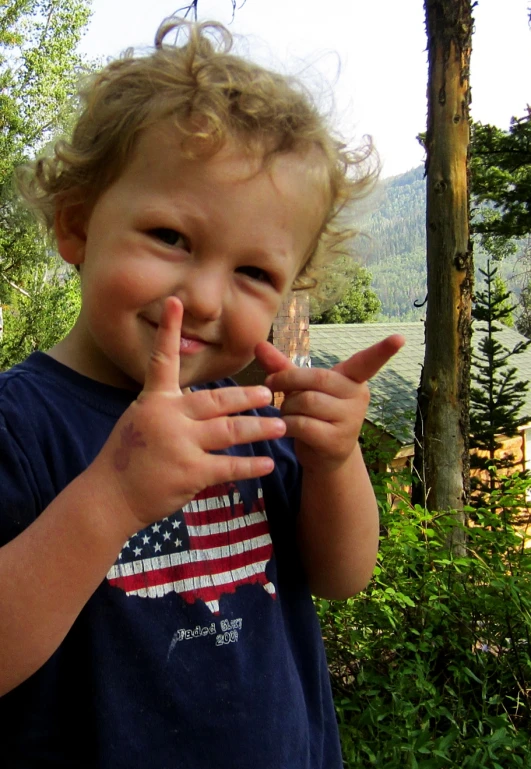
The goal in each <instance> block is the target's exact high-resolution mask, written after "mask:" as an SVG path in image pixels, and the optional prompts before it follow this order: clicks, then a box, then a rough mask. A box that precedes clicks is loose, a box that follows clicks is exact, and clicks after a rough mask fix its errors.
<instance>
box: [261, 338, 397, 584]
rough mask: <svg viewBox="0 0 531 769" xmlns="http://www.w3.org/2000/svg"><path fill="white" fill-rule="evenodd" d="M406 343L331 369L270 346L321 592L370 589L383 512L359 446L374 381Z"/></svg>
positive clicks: (264, 347)
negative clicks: (297, 362)
mask: <svg viewBox="0 0 531 769" xmlns="http://www.w3.org/2000/svg"><path fill="white" fill-rule="evenodd" d="M403 344H404V339H403V337H401V336H398V335H395V336H391V337H388V338H387V339H384V340H383V341H381V342H379V343H378V344H376V345H374V346H372V347H370V348H368V349H367V350H363V351H361V352H359V353H357V354H356V355H353V356H352V357H351V358H349V360H347V361H344V362H343V363H340V364H338V365H337V366H335V367H334V368H333V369H331V370H326V369H311V368H310V369H308V368H306V369H303V368H297V367H295V366H294V365H293V364H291V363H290V361H288V360H287V358H285V357H284V355H282V353H280V352H279V351H278V350H275V348H274V347H273V346H272V345H270V344H269V343H267V342H265V343H262V344H260V345H258V347H257V350H256V354H257V358H258V359H259V361H260V362H261V364H262V365H263V367H264V368H265V370H266V371H267V372H268V373H269V376H268V378H267V380H266V384H267V385H268V386H269V387H271V389H272V390H276V391H283V392H284V393H285V395H286V397H285V400H284V402H283V404H282V416H283V418H284V420H285V422H286V425H287V432H286V434H287V435H289V436H291V437H293V438H295V450H296V452H297V457H298V459H299V462H300V463H301V465H302V466H303V470H304V471H303V482H302V500H301V510H300V513H299V537H300V545H301V553H302V557H303V560H304V564H305V567H306V571H307V575H308V580H309V584H310V588H311V590H312V592H313V593H314V594H315V595H319V596H322V597H327V598H346V597H348V596H351V595H354V594H355V593H357V592H359V591H360V590H363V588H364V587H365V586H366V585H367V583H368V581H369V579H370V577H371V575H372V572H373V569H374V565H375V562H376V555H377V550H378V534H379V524H378V509H377V504H376V499H375V497H374V492H373V490H372V486H371V483H370V481H369V476H368V473H367V470H366V468H365V464H364V462H363V458H362V455H361V451H360V447H359V444H358V437H359V433H360V430H361V427H362V424H363V419H364V417H365V412H366V410H367V406H368V404H369V390H368V387H367V384H366V381H367V380H368V379H370V377H372V376H374V374H376V373H377V371H378V370H379V369H380V368H381V367H382V366H383V365H384V364H385V363H386V362H387V361H388V360H389V358H390V357H391V356H392V355H394V354H395V353H396V352H397V351H398V350H399V349H400V347H402V345H403Z"/></svg>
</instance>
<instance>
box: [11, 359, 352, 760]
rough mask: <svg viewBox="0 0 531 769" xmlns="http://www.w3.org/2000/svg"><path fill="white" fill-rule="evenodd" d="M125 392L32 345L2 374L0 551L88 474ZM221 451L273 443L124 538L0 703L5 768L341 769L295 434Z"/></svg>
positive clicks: (127, 397) (248, 450)
mask: <svg viewBox="0 0 531 769" xmlns="http://www.w3.org/2000/svg"><path fill="white" fill-rule="evenodd" d="M231 384H232V383H231V382H230V380H225V381H223V382H220V383H215V384H213V385H209V386H211V387H219V386H230V385H231ZM133 398H134V394H133V393H131V392H128V391H123V390H119V389H116V388H113V387H109V386H107V385H103V384H101V383H98V382H94V381H92V380H91V379H88V378H86V377H83V376H81V375H79V374H77V373H76V372H74V371H72V370H70V369H69V368H67V367H65V366H62V365H61V364H59V363H57V362H56V361H54V360H53V359H51V358H50V357H49V356H46V355H44V354H43V353H39V352H37V353H34V354H33V355H31V356H30V358H28V360H27V361H25V362H24V363H22V364H21V365H19V366H16V367H15V368H13V369H11V370H10V371H8V372H6V373H4V374H1V375H0V489H1V502H0V545H1V544H5V543H6V542H8V541H9V540H11V539H12V538H14V537H15V536H17V535H18V534H19V533H20V532H21V531H22V530H23V529H25V528H26V527H27V526H29V525H30V524H31V523H32V522H33V521H34V520H35V518H36V517H37V516H38V515H39V513H40V512H41V511H42V510H43V509H44V508H45V507H46V506H47V505H48V504H49V503H50V502H51V501H52V500H53V499H54V498H55V496H56V495H57V494H58V493H59V492H60V491H61V490H62V489H63V488H64V487H65V486H66V485H67V484H68V483H70V482H71V481H72V480H73V479H74V478H75V477H76V476H77V475H79V473H81V472H82V471H83V470H84V469H85V468H86V467H87V465H88V464H89V463H90V462H91V461H92V460H93V459H94V457H95V456H96V455H97V453H98V452H99V451H100V449H101V447H102V446H103V444H104V443H105V441H106V440H107V438H108V436H109V434H110V432H111V430H112V429H113V427H114V425H115V423H116V421H117V419H118V418H119V417H120V416H121V414H122V413H123V412H124V410H125V409H126V408H127V407H128V406H129V405H130V403H131V401H132V399H133ZM261 413H264V414H272V413H273V411H272V410H271V409H263V410H261ZM230 451H231V452H233V453H237V454H241V455H249V454H252V453H256V454H260V455H263V454H266V453H267V454H269V455H270V456H272V457H273V458H274V460H275V470H274V472H273V473H272V474H271V475H270V476H268V477H266V478H262V479H253V480H251V481H246V482H243V483H241V482H239V483H238V484H234V483H229V484H223V485H221V486H218V487H212V488H209V489H206V490H205V491H204V492H202V493H201V494H200V495H198V497H196V498H195V499H194V500H193V501H192V502H190V503H189V504H188V505H186V506H185V507H184V508H183V509H182V510H180V511H177V512H176V513H175V514H174V515H172V516H169V517H168V518H166V519H164V520H162V521H159V522H157V523H155V524H153V525H151V526H148V527H147V528H146V529H144V530H143V531H140V532H138V533H137V534H136V535H135V536H133V537H131V539H130V540H129V541H127V542H125V543H124V546H123V548H122V551H121V553H120V554H119V556H118V557H117V559H116V562H115V564H114V566H113V567H112V568H111V570H110V571H109V573H108V575H107V578H106V579H105V580H104V581H103V582H102V584H101V585H100V586H99V587H98V589H97V590H96V592H95V593H94V594H93V595H92V597H91V598H90V600H89V601H88V603H87V604H86V606H85V607H84V608H83V609H82V611H81V613H80V615H79V617H78V619H77V620H76V622H75V623H74V625H73V627H72V629H71V630H70V632H69V633H68V635H67V637H66V639H65V640H64V642H63V643H62V644H61V646H60V648H59V649H58V650H57V652H56V653H55V654H54V655H53V656H52V657H51V659H50V660H49V661H48V662H46V663H45V664H44V665H43V666H42V668H41V669H40V670H38V671H37V672H36V673H35V674H34V675H33V676H31V677H30V678H29V679H28V680H27V681H25V682H24V683H23V684H21V685H20V686H19V687H17V688H16V689H14V690H13V691H12V692H10V693H9V694H7V695H5V696H4V697H2V698H0V765H1V766H2V767H5V769H34V768H35V769H47V768H48V767H49V768H50V769H51V768H52V767H53V768H54V769H59V767H75V768H76V769H83V767H87V769H88V768H89V767H90V769H96V767H97V769H122V768H123V769H126V768H127V769H145V768H146V767H149V769H251V767H252V769H339V767H341V765H342V762H341V757H340V749H339V741H338V734H337V726H336V721H335V715H334V708H333V702H332V697H331V692H330V684H329V677H328V671H327V666H326V659H325V654H324V648H323V644H322V639H321V634H320V629H319V624H318V621H317V618H316V615H315V611H314V608H313V604H312V600H311V596H310V593H309V590H308V587H307V584H306V582H305V579H304V573H303V570H302V567H301V564H300V561H299V558H298V554H297V547H296V537H295V519H296V513H297V510H298V505H299V494H300V468H299V466H298V465H297V462H296V459H295V456H294V453H293V448H292V443H291V441H290V440H287V439H283V440H279V441H273V442H264V443H259V444H253V445H252V446H251V445H246V446H238V447H235V448H234V449H231V450H230ZM72 515H75V510H72ZM109 515H112V510H109ZM0 653H1V650H0Z"/></svg>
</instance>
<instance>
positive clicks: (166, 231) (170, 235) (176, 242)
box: [149, 227, 187, 248]
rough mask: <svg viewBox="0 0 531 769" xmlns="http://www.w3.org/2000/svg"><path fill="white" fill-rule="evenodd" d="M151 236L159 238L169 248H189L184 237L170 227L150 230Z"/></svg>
mask: <svg viewBox="0 0 531 769" xmlns="http://www.w3.org/2000/svg"><path fill="white" fill-rule="evenodd" d="M149 234H150V235H152V236H153V237H154V238H157V240H161V241H162V242H163V243H166V245H167V246H180V247H181V248H187V241H186V238H185V237H184V235H182V234H181V233H180V232H178V231H177V230H172V229H171V228H170V227H155V229H153V230H149Z"/></svg>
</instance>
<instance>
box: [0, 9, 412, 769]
mask: <svg viewBox="0 0 531 769" xmlns="http://www.w3.org/2000/svg"><path fill="white" fill-rule="evenodd" d="M179 27H186V28H187V29H188V35H189V38H188V42H187V44H186V45H184V46H182V47H176V46H171V45H166V44H165V45H163V39H164V38H165V37H166V35H167V34H168V33H169V32H170V31H175V29H177V28H179ZM212 32H213V33H214V34H215V35H218V36H219V37H221V45H219V46H218V47H216V46H215V45H213V44H212V43H211V42H209V40H210V38H209V33H212ZM229 49H230V36H229V34H228V33H227V32H226V31H225V30H224V29H223V28H221V27H218V26H216V25H213V26H211V27H210V28H209V27H207V26H204V25H187V24H184V23H183V22H179V21H176V20H169V21H167V22H166V23H164V24H163V25H162V27H161V28H160V30H159V32H158V34H157V40H156V48H155V50H154V52H153V53H151V54H150V55H146V56H144V57H140V58H135V57H133V56H132V55H130V56H129V57H126V58H122V59H121V60H119V61H116V62H114V63H111V64H109V65H108V66H107V67H106V68H105V69H103V71H102V72H101V73H100V74H99V75H98V76H97V77H96V78H95V79H94V80H93V82H92V83H91V85H90V86H89V87H88V89H87V90H86V92H85V94H84V100H85V101H84V109H83V112H82V114H81V115H80V117H79V119H78V121H77V124H76V127H75V129H74V132H73V136H72V139H71V141H69V142H62V143H59V144H58V145H57V146H56V148H55V152H54V155H53V157H49V158H47V159H41V160H39V161H38V162H37V163H36V164H35V165H34V167H33V170H32V171H31V172H30V176H29V179H28V178H26V182H25V186H26V196H27V198H28V199H29V200H30V202H31V203H32V204H33V205H34V206H35V207H36V208H37V209H38V210H39V211H40V212H41V214H42V215H43V216H44V217H45V219H46V222H47V223H48V226H49V227H50V228H51V227H53V229H54V233H55V238H56V242H57V246H58V249H59V253H60V254H61V256H62V258H63V259H64V260H65V262H68V263H69V264H72V265H75V266H76V267H77V268H79V272H80V278H81V291H82V309H81V312H80V315H79V318H78V320H77V322H76V324H75V325H74V327H73V328H72V330H71V332H70V333H69V334H68V335H67V337H66V338H65V339H63V340H62V341H61V342H60V343H59V344H57V345H56V346H55V347H54V348H53V349H51V350H49V351H48V352H47V353H43V352H36V353H34V354H32V355H31V356H30V357H29V358H28V359H27V360H26V361H25V362H24V363H22V364H21V365H18V366H15V367H14V368H13V369H12V370H11V371H8V372H5V373H4V374H2V375H1V376H0V429H1V444H0V488H1V490H2V502H1V505H0V545H2V547H1V549H0V650H1V651H0V693H1V694H2V695H3V696H2V697H1V698H0V725H1V726H0V730H1V743H0V744H1V748H0V751H1V756H2V758H1V765H2V766H3V767H9V768H10V769H11V768H13V767H17V768H20V769H33V767H35V769H44V768H45V767H54V769H56V768H57V767H72V768H74V767H75V768H76V769H79V768H80V767H91V768H96V767H98V769H104V768H108V769H121V768H122V767H124V768H125V767H127V769H140V768H141V767H142V768H144V767H150V769H181V768H182V769H214V767H216V769H250V767H253V769H339V767H341V757H340V749H339V743H338V736H337V728H336V724H335V717H334V708H333V703H332V698H331V693H330V686H329V681H328V674H327V667H326V660H325V656H324V651H323V644H322V641H321V637H320V632H319V626H318V622H317V619H316V615H315V612H314V609H313V605H312V600H311V594H312V593H314V594H316V595H320V596H328V597H332V598H342V597H346V596H350V595H352V594H354V593H356V592H358V591H359V590H362V589H363V588H364V586H365V585H366V584H367V582H368V580H369V578H370V576H371V573H372V569H373V566H374V563H375V557H376V550H377V542H378V516H377V507H376V503H375V499H374V495H373V492H372V489H371V486H370V483H369V479H368V476H367V472H366V470H365V467H364V464H363V460H362V457H361V453H360V449H359V446H358V442H357V439H358V435H359V431H360V428H361V425H362V421H363V418H364V414H365V410H366V407H367V404H368V399H369V395H368V389H367V385H366V384H365V382H366V380H367V379H368V378H370V377H371V376H372V375H373V374H374V373H376V371H378V369H379V368H380V367H381V366H382V365H383V364H384V363H385V362H386V361H387V360H388V358H389V357H390V356H391V355H393V354H394V353H395V352H396V351H397V350H398V348H399V347H400V346H401V344H402V339H401V338H400V337H390V338H389V339H387V340H384V341H383V342H381V343H379V344H377V345H375V346H374V347H372V348H370V349H368V350H366V351H364V352H362V353H359V354H357V355H355V356H353V357H352V358H351V359H350V360H348V361H346V362H344V363H341V364H340V365H338V366H336V367H335V368H334V369H332V370H330V371H325V370H315V369H313V370H312V369H297V368H296V367H295V366H293V365H292V364H291V363H290V362H289V361H288V360H287V359H286V358H285V357H284V356H283V355H282V354H281V353H279V352H278V351H277V350H275V349H274V348H273V346H272V345H270V344H269V343H268V342H267V341H266V340H267V336H268V332H269V329H270V326H271V323H272V321H273V318H274V317H275V314H276V312H277V310H278V308H279V305H280V303H281V300H282V299H283V297H284V296H285V295H286V294H287V292H288V291H289V290H290V289H291V288H292V287H293V286H294V287H300V286H303V285H309V284H311V283H312V280H313V281H314V282H315V277H314V276H315V275H316V274H317V273H318V270H319V269H320V268H321V267H322V265H323V264H324V263H325V261H326V258H327V253H328V252H329V251H330V250H334V248H336V249H337V245H338V244H339V243H340V242H341V240H342V238H343V237H344V235H342V233H341V232H338V231H337V229H336V227H335V217H336V215H337V213H338V211H339V210H340V209H341V207H342V206H343V205H344V204H345V202H347V201H348V200H351V199H352V198H353V197H355V195H356V194H358V193H359V192H360V191H361V190H362V188H363V186H364V178H363V177H362V176H361V173H358V178H357V179H356V178H354V177H355V173H353V172H356V170H358V171H359V169H360V168H361V165H360V161H361V156H360V155H359V154H358V155H355V154H352V153H348V152H347V151H346V150H345V149H344V147H343V146H342V145H341V144H340V143H338V142H337V141H335V140H334V139H333V138H332V136H331V135H330V133H329V131H328V129H327V127H326V124H325V122H324V120H323V119H322V118H321V117H320V115H319V114H318V112H317V110H316V109H315V108H314V107H313V106H312V105H311V103H310V102H309V100H308V97H307V95H306V94H305V93H304V92H303V91H302V90H301V89H299V88H298V87H297V86H296V85H294V84H293V83H291V82H290V81H288V80H287V79H286V78H284V77H281V76H279V75H276V74H273V73H270V72H268V71H266V70H264V69H262V68H260V67H258V66H256V65H254V64H251V63H249V62H247V61H244V60H241V59H239V58H237V57H235V56H234V55H232V54H231V53H230V52H229ZM255 356H256V357H257V358H258V360H259V362H260V363H261V364H262V366H263V367H264V369H265V371H266V372H267V374H268V378H267V380H266V385H267V387H238V386H235V385H234V382H232V381H231V380H227V377H229V376H231V375H233V374H235V373H236V372H238V371H240V370H241V369H242V368H243V367H245V366H246V365H247V364H248V363H249V362H250V361H251V360H252V359H253V358H254V357H255ZM271 391H283V392H284V393H285V395H286V398H285V400H284V403H283V406H282V412H281V415H280V414H279V413H278V412H277V411H275V410H274V409H272V408H270V407H269V406H268V404H269V402H270V399H271Z"/></svg>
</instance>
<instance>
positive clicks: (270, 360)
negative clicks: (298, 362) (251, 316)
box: [254, 342, 297, 374]
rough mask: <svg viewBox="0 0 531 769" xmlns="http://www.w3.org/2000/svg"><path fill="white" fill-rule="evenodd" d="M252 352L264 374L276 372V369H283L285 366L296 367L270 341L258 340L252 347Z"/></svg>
mask: <svg viewBox="0 0 531 769" xmlns="http://www.w3.org/2000/svg"><path fill="white" fill-rule="evenodd" d="M254 354H255V357H256V360H257V361H258V363H259V364H260V365H261V366H262V368H263V369H264V371H265V372H266V374H276V373H277V372H278V371H284V370H285V369H287V368H297V367H296V366H295V364H294V363H292V362H291V361H290V359H289V358H287V357H286V356H285V355H284V353H282V352H280V350H277V348H276V347H274V346H273V345H272V344H271V342H259V343H258V344H257V345H256V347H255V349H254Z"/></svg>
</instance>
